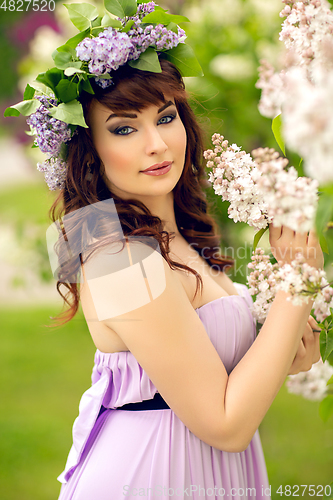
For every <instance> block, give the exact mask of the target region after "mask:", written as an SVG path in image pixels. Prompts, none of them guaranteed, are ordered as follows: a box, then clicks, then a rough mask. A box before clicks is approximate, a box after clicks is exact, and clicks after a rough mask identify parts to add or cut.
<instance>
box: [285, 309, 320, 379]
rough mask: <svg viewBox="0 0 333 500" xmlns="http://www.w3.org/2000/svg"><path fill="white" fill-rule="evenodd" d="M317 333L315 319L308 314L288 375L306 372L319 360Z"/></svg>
mask: <svg viewBox="0 0 333 500" xmlns="http://www.w3.org/2000/svg"><path fill="white" fill-rule="evenodd" d="M319 333H320V330H319V328H318V325H317V322H316V320H315V319H314V318H313V317H312V316H309V319H308V323H307V325H306V327H305V331H304V334H303V337H302V340H301V342H300V344H299V347H298V349H297V353H296V356H295V358H294V361H293V363H292V365H291V367H290V370H289V372H288V375H296V374H297V373H299V372H306V371H308V370H310V368H311V367H312V365H313V363H317V361H319V360H320V349H319Z"/></svg>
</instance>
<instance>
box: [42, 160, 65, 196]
mask: <svg viewBox="0 0 333 500" xmlns="http://www.w3.org/2000/svg"><path fill="white" fill-rule="evenodd" d="M37 170H39V171H40V172H44V177H45V182H46V184H47V185H48V186H49V189H50V190H51V191H55V190H56V189H63V188H64V187H65V180H66V175H67V164H66V162H65V161H63V160H61V159H60V158H53V157H50V158H48V159H47V160H45V162H44V163H37Z"/></svg>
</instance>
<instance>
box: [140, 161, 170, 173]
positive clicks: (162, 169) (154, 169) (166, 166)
mask: <svg viewBox="0 0 333 500" xmlns="http://www.w3.org/2000/svg"><path fill="white" fill-rule="evenodd" d="M172 163H173V162H172V161H164V162H163V163H156V164H155V165H152V166H151V167H148V168H146V170H142V173H143V174H147V175H163V174H166V173H167V172H169V170H170V169H171V166H172Z"/></svg>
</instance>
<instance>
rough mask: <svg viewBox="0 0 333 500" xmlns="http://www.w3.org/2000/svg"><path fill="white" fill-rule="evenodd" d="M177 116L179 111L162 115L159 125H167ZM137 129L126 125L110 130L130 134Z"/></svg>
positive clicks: (116, 133) (115, 132)
mask: <svg viewBox="0 0 333 500" xmlns="http://www.w3.org/2000/svg"><path fill="white" fill-rule="evenodd" d="M176 116H177V113H172V114H169V115H165V116H162V117H161V118H160V119H159V120H158V122H157V125H167V124H168V123H171V122H172V121H173V120H174V119H175V118H176ZM134 131H135V128H133V127H130V126H129V125H125V126H124V127H121V126H120V127H117V128H115V129H114V130H110V132H111V133H112V134H115V135H130V134H132V133H133V132H134Z"/></svg>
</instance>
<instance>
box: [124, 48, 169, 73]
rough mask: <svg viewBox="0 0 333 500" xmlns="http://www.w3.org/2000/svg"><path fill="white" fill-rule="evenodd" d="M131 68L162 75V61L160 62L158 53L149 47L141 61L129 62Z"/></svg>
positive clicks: (140, 58)
mask: <svg viewBox="0 0 333 500" xmlns="http://www.w3.org/2000/svg"><path fill="white" fill-rule="evenodd" d="M128 64H129V66H131V67H132V68H136V69H140V70H141V71H151V72H152V73H162V68H161V65H160V61H159V60H158V56H157V52H156V50H155V49H153V48H152V47H149V48H148V49H147V50H146V51H145V52H143V53H142V54H141V55H140V57H139V59H136V60H135V61H129V63H128Z"/></svg>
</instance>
